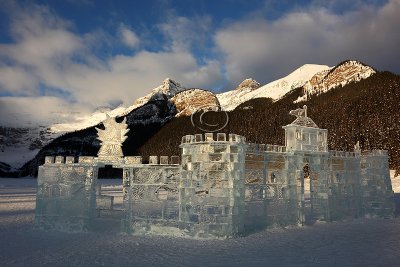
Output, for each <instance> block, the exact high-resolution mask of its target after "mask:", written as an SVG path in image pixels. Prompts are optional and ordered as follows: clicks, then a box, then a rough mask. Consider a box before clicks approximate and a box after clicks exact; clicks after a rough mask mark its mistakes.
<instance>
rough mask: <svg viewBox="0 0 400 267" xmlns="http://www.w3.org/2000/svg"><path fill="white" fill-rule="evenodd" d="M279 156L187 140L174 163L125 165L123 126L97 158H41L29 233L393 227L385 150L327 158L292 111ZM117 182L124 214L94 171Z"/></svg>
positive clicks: (317, 136)
mask: <svg viewBox="0 0 400 267" xmlns="http://www.w3.org/2000/svg"><path fill="white" fill-rule="evenodd" d="M290 114H292V115H294V116H296V119H295V120H294V121H293V122H292V123H290V124H289V125H286V126H283V129H284V131H285V146H278V145H266V144H255V143H248V142H246V139H245V137H243V136H239V135H236V134H229V135H226V134H225V133H217V134H215V133H205V134H204V135H203V134H195V135H186V136H183V137H182V142H181V145H180V148H181V156H180V157H178V156H173V157H167V156H160V157H158V156H150V158H149V163H147V164H143V163H142V157H132V156H124V155H123V154H122V150H121V146H122V143H123V141H124V140H125V138H126V137H125V134H126V133H127V131H128V129H127V125H126V123H125V121H123V122H122V123H117V122H116V121H115V119H113V118H108V119H107V120H106V121H105V122H104V126H105V130H102V129H98V138H99V139H100V141H101V148H100V151H99V153H98V157H79V160H78V162H75V158H74V157H63V156H56V157H52V156H48V157H46V159H45V163H44V165H42V166H40V167H39V175H38V191H37V198H36V216H35V223H36V225H37V226H38V227H40V228H43V229H59V230H65V231H87V230H89V231H91V230H95V229H97V228H96V227H98V225H99V224H102V223H103V222H104V219H105V218H108V219H113V220H116V221H118V225H119V227H120V229H119V230H120V231H121V232H126V233H131V234H148V233H156V234H157V233H162V234H167V235H168V234H171V235H172V234H174V235H175V234H176V233H180V234H182V235H186V236H191V237H219V238H220V237H230V236H237V235H243V234H246V233H249V232H254V231H258V230H262V229H265V228H268V227H274V226H277V225H305V224H313V223H314V222H316V221H333V220H340V219H343V218H348V217H362V216H368V217H384V218H387V217H392V216H393V215H394V199H393V191H392V186H391V181H390V176H389V166H388V154H387V151H384V150H373V151H362V152H361V151H360V148H359V146H358V145H356V146H355V147H354V151H353V152H344V151H329V150H328V147H327V138H328V132H327V130H325V129H320V128H318V126H317V125H316V124H315V123H314V122H313V121H312V119H311V118H309V117H308V116H307V107H306V106H304V107H303V108H301V109H297V110H293V111H291V112H290ZM106 165H112V167H113V168H117V169H121V170H122V172H123V179H122V188H123V208H122V209H115V208H114V205H113V197H112V196H107V195H102V193H101V188H100V187H99V186H98V183H97V178H98V172H99V169H100V168H104V167H105V166H106Z"/></svg>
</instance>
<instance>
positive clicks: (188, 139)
mask: <svg viewBox="0 0 400 267" xmlns="http://www.w3.org/2000/svg"><path fill="white" fill-rule="evenodd" d="M228 137H229V138H227V136H226V134H225V133H217V134H214V133H205V134H204V136H203V134H195V135H185V136H183V137H182V141H181V144H188V143H201V142H237V143H241V142H243V143H244V142H246V138H245V137H244V136H241V135H237V134H229V136H228Z"/></svg>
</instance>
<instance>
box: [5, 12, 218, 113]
mask: <svg viewBox="0 0 400 267" xmlns="http://www.w3.org/2000/svg"><path fill="white" fill-rule="evenodd" d="M13 16H14V18H15V19H14V20H13V21H12V23H11V28H10V33H11V34H12V36H13V37H14V41H15V42H14V43H11V44H0V79H1V82H0V94H3V95H4V94H5V95H12V96H16V95H19V96H29V97H33V98H32V99H34V100H33V102H32V103H34V102H35V101H38V98H36V97H37V96H41V95H42V94H43V92H46V95H47V96H58V97H60V99H59V100H60V101H61V100H62V101H63V102H65V101H64V99H68V100H69V101H71V100H74V101H75V102H76V104H75V105H72V106H71V107H70V109H73V108H77V107H81V106H85V107H89V108H92V109H95V108H96V107H98V106H103V105H109V104H110V105H115V103H117V102H121V101H122V102H123V103H124V104H125V105H130V104H132V103H133V102H134V100H135V99H137V98H139V97H141V96H143V95H146V94H147V93H148V92H149V91H150V90H151V89H152V88H154V87H157V86H159V85H160V84H161V82H162V81H163V80H164V79H165V78H166V77H170V78H173V79H176V80H177V81H179V82H180V83H181V84H182V85H184V86H188V87H206V88H210V87H212V86H213V85H214V84H215V83H219V82H220V81H221V80H222V79H223V77H222V74H221V66H220V64H219V63H218V62H217V61H213V60H205V61H204V62H205V63H202V64H199V63H198V62H197V60H196V58H195V57H194V56H193V54H192V53H191V52H190V51H189V50H188V49H173V48H171V49H170V48H168V47H166V48H165V50H162V51H158V52H149V51H146V50H139V51H136V52H135V54H133V55H129V56H127V55H109V56H106V57H105V58H104V55H103V57H99V56H97V55H96V54H95V52H93V51H94V50H96V48H93V46H94V45H99V43H102V42H103V43H105V45H109V42H110V40H111V39H112V38H110V36H108V34H106V33H104V32H102V31H97V32H89V33H87V34H84V35H78V34H76V33H74V31H73V29H74V27H73V25H72V24H71V23H69V22H68V21H64V20H62V19H60V18H59V17H57V16H56V15H55V14H53V13H52V12H51V11H50V10H49V9H48V8H44V7H37V6H35V8H32V9H30V10H29V12H28V11H27V10H21V9H19V10H17V11H16V12H15V14H14V15H13ZM120 37H121V38H122V42H123V43H124V44H126V45H130V47H137V46H138V44H139V38H138V37H137V35H136V34H135V33H134V32H133V31H131V30H129V29H128V27H126V26H121V28H120ZM93 49H94V50H93ZM61 98H63V99H61ZM6 99H7V101H9V100H10V99H8V98H3V99H2V100H3V101H5V100H6ZM24 99H26V98H24ZM13 101H14V102H15V98H14V99H13ZM24 101H25V100H24ZM25 102H26V101H25ZM25 102H24V103H25ZM53 104H54V105H53ZM19 106H21V105H19ZM53 106H57V104H56V103H55V102H51V103H50V104H46V105H40V108H41V110H42V111H38V119H40V117H43V116H42V115H40V113H41V112H44V113H45V114H46V113H48V112H51V109H52V107H53ZM62 106H63V107H65V108H68V107H67V106H66V105H62ZM36 107H39V105H38V106H36ZM16 109H17V107H16ZM86 110H87V109H86ZM4 114H5V113H3V114H1V116H5V115H4Z"/></svg>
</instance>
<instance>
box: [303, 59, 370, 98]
mask: <svg viewBox="0 0 400 267" xmlns="http://www.w3.org/2000/svg"><path fill="white" fill-rule="evenodd" d="M375 73H376V71H375V70H374V69H373V68H372V67H370V66H368V65H366V64H364V63H361V62H360V61H357V60H346V61H343V62H342V63H340V64H338V65H337V66H336V67H334V68H332V69H329V70H323V71H320V72H318V73H316V74H315V75H314V76H313V77H311V79H309V80H308V81H307V82H306V83H305V84H304V94H305V97H307V96H311V95H315V94H321V93H324V92H327V91H329V90H330V89H332V88H336V87H338V86H342V87H343V86H345V85H346V84H349V83H352V82H359V81H360V80H362V79H366V78H368V77H370V76H371V75H373V74H375ZM304 99H305V98H304V97H303V98H301V99H298V100H297V102H299V101H301V100H304Z"/></svg>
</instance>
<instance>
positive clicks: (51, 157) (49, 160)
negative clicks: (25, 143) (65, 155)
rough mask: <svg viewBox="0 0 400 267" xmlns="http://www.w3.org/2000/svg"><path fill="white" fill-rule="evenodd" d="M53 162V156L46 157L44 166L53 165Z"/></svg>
mask: <svg viewBox="0 0 400 267" xmlns="http://www.w3.org/2000/svg"><path fill="white" fill-rule="evenodd" d="M54 162H55V157H53V156H46V157H45V158H44V164H53V163H54Z"/></svg>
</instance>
